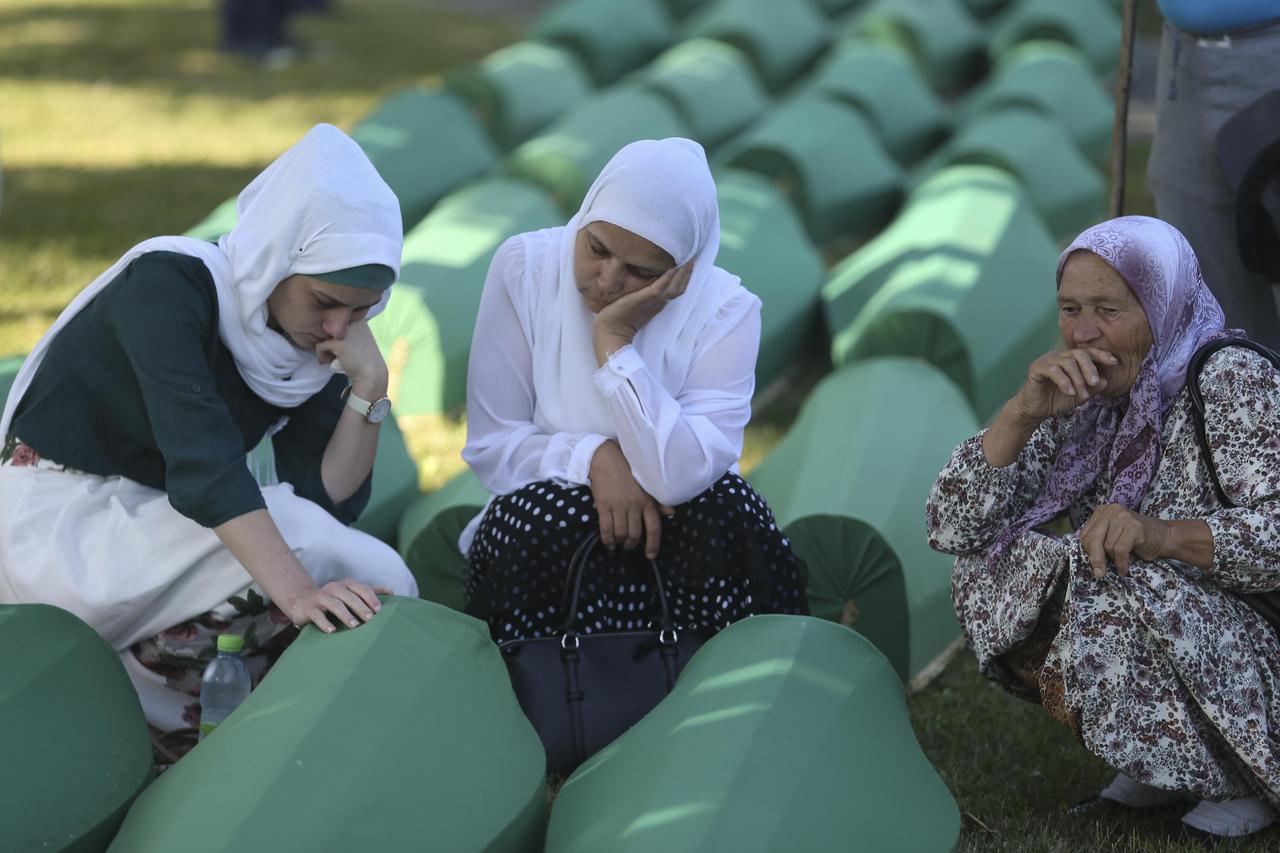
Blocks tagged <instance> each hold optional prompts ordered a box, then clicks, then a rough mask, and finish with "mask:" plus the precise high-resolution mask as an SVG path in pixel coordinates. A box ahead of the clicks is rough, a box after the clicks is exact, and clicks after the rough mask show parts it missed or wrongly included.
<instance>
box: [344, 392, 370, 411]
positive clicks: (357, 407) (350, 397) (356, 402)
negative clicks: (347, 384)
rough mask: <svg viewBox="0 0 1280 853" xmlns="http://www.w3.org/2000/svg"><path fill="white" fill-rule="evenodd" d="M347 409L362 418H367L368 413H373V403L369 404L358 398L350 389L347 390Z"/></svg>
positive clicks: (362, 398)
mask: <svg viewBox="0 0 1280 853" xmlns="http://www.w3.org/2000/svg"><path fill="white" fill-rule="evenodd" d="M347 407H348V408H350V409H351V410H352V411H354V412H356V413H358V414H359V415H360V417H362V418H367V417H369V413H370V412H372V411H373V403H370V402H369V401H368V400H366V399H365V398H364V397H361V396H358V395H357V394H356V392H355V391H352V390H351V389H350V388H348V389H347Z"/></svg>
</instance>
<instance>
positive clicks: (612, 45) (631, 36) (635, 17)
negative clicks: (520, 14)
mask: <svg viewBox="0 0 1280 853" xmlns="http://www.w3.org/2000/svg"><path fill="white" fill-rule="evenodd" d="M530 35H531V36H532V37H533V38H535V39H538V40H539V41H546V42H551V43H553V44H559V45H563V46H564V47H566V48H568V49H569V50H571V51H573V52H574V53H575V54H576V55H577V57H578V58H579V59H580V60H581V61H582V64H583V65H584V66H586V68H587V71H588V72H589V73H590V74H591V76H592V78H593V79H594V80H595V82H596V84H597V85H599V86H605V85H608V84H609V83H613V82H614V81H616V80H617V79H618V78H619V77H621V76H622V75H623V74H626V73H627V72H628V71H630V70H632V69H633V68H638V67H639V66H641V65H643V64H644V63H646V62H648V61H649V60H650V59H652V58H653V57H654V56H655V55H657V54H658V52H659V51H661V50H662V49H663V48H665V47H666V46H667V45H669V44H671V42H672V39H673V33H672V29H671V15H670V13H669V12H667V9H666V6H665V5H663V3H662V0H561V2H559V3H556V4H554V5H552V6H551V7H549V8H548V9H547V11H546V13H545V14H543V16H542V17H541V18H539V20H538V22H537V23H536V24H535V25H534V27H533V32H532V33H531V34H530Z"/></svg>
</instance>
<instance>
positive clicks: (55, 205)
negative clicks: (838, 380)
mask: <svg viewBox="0 0 1280 853" xmlns="http://www.w3.org/2000/svg"><path fill="white" fill-rule="evenodd" d="M216 5H217V4H216V2H215V0H61V2H48V0H43V2H37V0H0V162H3V164H4V170H5V176H4V198H3V205H2V206H0V356H3V355H7V354H12V353H22V352H26V351H27V350H29V349H30V347H31V346H32V345H33V344H34V343H35V341H36V339H37V338H38V337H39V336H40V334H42V333H43V331H44V330H45V329H46V328H47V327H48V325H49V323H50V322H52V319H53V317H54V316H55V315H56V314H57V312H58V311H59V310H61V308H62V307H63V306H64V305H65V304H66V302H67V301H68V300H69V299H70V297H71V296H72V294H74V293H75V292H76V291H77V290H78V289H80V288H81V287H82V286H84V285H85V284H86V283H87V282H88V281H90V280H91V279H92V278H93V277H94V276H95V275H97V274H98V273H99V272H100V271H101V270H103V269H104V268H105V267H106V266H107V265H108V264H110V263H111V262H112V261H113V260H115V258H116V257H118V256H119V254H120V253H121V252H123V251H124V250H125V249H126V248H128V247H129V246H130V245H132V244H133V243H135V242H137V241H139V240H141V239H144V238H146V237H149V236H154V235H157V234H166V233H181V232H182V231H185V230H186V229H187V228H189V227H190V226H191V225H193V224H195V223H196V222H197V221H199V220H200V219H202V218H203V217H204V216H205V215H206V214H207V213H208V212H209V211H211V210H212V209H213V208H214V207H215V206H216V205H217V204H218V203H219V202H221V201H223V200H224V199H226V198H228V197H230V196H231V195H233V194H234V193H236V192H238V191H239V190H240V188H241V187H242V186H243V185H244V184H245V183H246V182H247V181H248V180H249V179H250V178H252V177H253V175H254V174H256V172H257V171H258V170H259V169H260V168H261V167H262V166H263V165H265V164H266V163H267V162H269V161H270V160H271V159H272V158H273V157H274V156H275V155H277V154H278V153H279V152H280V151H282V150H284V149H285V148H286V147H288V146H289V145H290V144H292V143H293V142H294V141H295V140H296V139H298V138H299V137H300V136H301V135H302V134H303V132H305V130H306V129H307V128H308V127H309V126H310V125H311V124H313V123H315V122H317V121H328V122H332V123H335V124H337V125H339V126H342V127H348V128H349V127H351V125H352V124H353V123H354V122H355V121H356V120H357V119H359V118H360V117H361V116H362V115H363V114H364V113H365V112H366V111H368V110H369V109H370V108H371V107H372V106H374V105H375V104H376V103H377V102H378V101H379V100H381V99H382V98H383V97H384V96H385V95H386V94H387V93H388V92H390V91H391V90H393V89H396V88H399V87H401V86H404V85H408V84H412V83H415V82H421V81H425V80H428V79H430V78H431V77H432V76H433V75H435V74H437V73H439V72H440V71H442V70H444V69H447V68H450V67H452V66H456V65H459V64H462V63H465V62H468V61H470V60H473V59H475V58H478V57H480V56H482V55H484V54H486V53H488V52H489V51H491V50H493V49H495V48H497V47H499V46H501V45H503V44H506V43H509V42H511V41H513V40H515V39H516V38H518V37H519V35H520V32H519V29H518V28H517V27H516V26H515V25H513V24H511V23H509V22H506V21H504V20H501V19H496V18H491V17H490V18H483V17H475V16H468V15H464V14H458V13H451V12H443V11H439V10H434V9H432V8H430V7H429V6H428V4H427V3H425V2H421V0H346V2H345V3H342V2H340V3H338V4H336V5H335V14H334V15H333V16H332V17H328V18H320V19H314V20H306V21H304V22H302V24H303V25H302V26H300V27H298V29H297V33H298V34H299V35H300V36H301V37H302V38H303V39H304V40H306V41H307V42H309V43H310V44H312V45H316V46H318V47H319V48H321V49H322V51H321V52H322V54H323V58H318V59H314V60H304V61H301V62H299V63H298V64H297V65H295V66H293V67H291V68H288V69H285V70H282V71H274V72H271V71H265V70H262V69H260V68H258V67H256V66H254V65H252V64H249V63H247V62H243V61H239V60H235V59H231V58H227V57H224V56H222V55H220V54H218V53H217V52H216V51H215V50H214V49H213V47H214V45H215V44H216V40H217V27H216V21H215V19H214V13H213V10H214V9H215V7H216ZM1148 148H1149V145H1148V144H1147V142H1146V141H1145V140H1135V141H1134V143H1133V147H1132V148H1131V158H1130V162H1129V175H1130V180H1129V186H1128V193H1127V209H1128V210H1129V211H1130V212H1144V211H1145V212H1149V211H1150V210H1151V203H1150V198H1149V196H1148V195H1147V194H1146V188H1145V177H1144V169H1145V160H1146V151H1147V149H1148ZM825 369H826V367H825V364H824V360H823V358H822V357H821V356H818V355H814V356H811V357H810V358H809V359H808V360H807V361H806V363H805V365H803V367H802V369H801V370H799V371H797V373H796V375H794V376H792V377H789V379H788V382H787V383H785V384H784V386H783V390H782V391H781V392H779V393H778V394H776V395H774V396H773V398H772V400H771V402H770V403H769V404H768V405H766V406H764V407H763V408H762V409H761V410H760V411H758V412H757V413H756V418H755V419H754V421H753V423H752V426H751V427H750V428H749V430H748V435H747V441H746V447H745V449H744V454H743V465H744V468H747V469H749V468H750V467H752V466H753V465H754V464H755V463H756V462H758V461H759V460H760V459H761V458H763V457H764V455H765V454H766V453H767V452H768V451H769V450H770V449H771V448H772V447H773V445H774V444H776V443H777V441H778V440H779V439H780V438H781V436H782V435H783V434H784V433H785V431H786V429H787V427H788V426H789V425H790V423H791V421H792V420H793V419H794V417H795V414H796V412H797V410H798V407H799V405H800V402H801V401H802V400H803V398H804V396H805V394H807V392H808V390H809V389H810V388H811V387H812V386H813V384H814V383H815V382H816V381H817V380H818V379H819V378H820V377H821V375H822V373H823V371H824V370H825ZM410 426H411V428H410V429H408V430H406V439H407V441H408V443H409V445H410V447H411V449H412V450H413V453H414V456H415V458H417V459H418V460H419V462H420V465H421V466H422V475H423V476H422V481H423V483H424V485H427V486H435V485H439V484H440V483H441V482H443V481H444V480H445V479H447V478H448V476H450V475H451V474H452V473H454V472H456V471H457V470H459V469H460V467H461V461H460V460H459V459H458V456H457V451H458V448H459V447H460V446H461V441H462V436H463V422H462V421H461V420H459V419H442V420H439V421H438V422H424V423H422V424H418V425H410ZM910 706H911V714H912V722H913V724H914V726H915V730H916V732H917V735H918V736H919V738H920V742H921V745H922V746H923V748H924V750H925V752H926V753H927V754H928V756H929V758H930V759H931V760H932V761H933V762H934V764H935V765H936V766H937V768H938V770H939V772H940V773H941V774H942V777H943V778H944V780H945V781H946V783H947V785H948V786H949V787H950V788H951V790H952V791H953V792H954V793H955V795H956V798H957V800H958V802H959V804H960V807H961V810H962V812H963V813H964V814H965V815H966V830H965V832H964V835H963V838H962V841H961V849H962V850H966V851H1081V850H1119V851H1142V853H1157V851H1160V852H1161V853H1163V851H1180V850H1195V849H1199V848H1198V847H1197V846H1195V845H1192V844H1174V843H1168V842H1166V840H1165V838H1164V831H1165V828H1166V827H1167V826H1170V825H1172V824H1173V823H1174V821H1176V818H1177V816H1178V811H1177V810H1176V809H1163V810H1160V811H1157V812H1155V813H1152V814H1147V815H1141V816H1131V817H1123V818H1118V819H1110V820H1106V821H1103V822H1097V823H1094V822H1088V821H1084V822H1077V821H1071V820H1069V819H1067V818H1066V817H1065V816H1064V813H1063V809H1064V808H1065V806H1067V805H1069V804H1070V803H1072V802H1075V801H1076V800H1078V799H1081V798H1083V797H1085V796H1088V795H1090V794H1092V793H1094V792H1096V791H1097V790H1099V789H1100V788H1101V787H1102V786H1103V785H1104V784H1105V783H1106V781H1107V780H1108V779H1109V778H1110V776H1111V772H1110V771H1109V770H1108V769H1107V768H1106V766H1105V765H1103V763H1102V762H1101V761H1099V760H1097V759H1095V758H1093V757H1091V756H1090V755H1089V754H1088V753H1087V752H1086V751H1085V750H1084V749H1083V748H1082V747H1080V746H1079V745H1078V744H1076V743H1075V742H1074V741H1073V740H1072V739H1071V738H1070V736H1069V735H1068V733H1067V732H1066V731H1065V729H1062V728H1061V727H1060V726H1058V725H1056V724H1055V723H1053V722H1052V720H1050V718H1049V717H1048V715H1047V714H1046V713H1044V712H1043V711H1042V710H1041V709H1040V708H1038V707H1035V706H1032V705H1030V704H1027V703H1025V702H1021V701H1019V700H1017V699H1013V698H1011V697H1009V696H1007V695H1005V694H1004V693H1003V692H1002V691H1000V690H999V689H998V688H996V687H995V686H993V685H991V684H989V683H987V682H986V681H984V680H983V679H982V678H980V677H979V676H978V674H977V672H976V669H975V666H974V664H973V661H972V658H971V656H970V655H968V654H967V653H966V654H963V655H961V656H960V657H959V658H957V660H956V661H954V662H953V663H952V664H951V666H950V667H949V668H948V669H947V671H946V672H945V673H944V674H943V675H942V676H941V677H940V678H939V679H938V680H937V681H936V682H934V683H933V684H932V685H930V686H929V687H928V688H926V689H925V690H923V691H921V692H920V693H917V694H915V695H914V696H912V697H911V699H910ZM1267 844H1270V845H1272V846H1275V847H1277V848H1280V836H1278V835H1277V833H1268V834H1267V835H1266V836H1265V837H1264V839H1263V840H1261V841H1257V842H1254V843H1251V844H1237V845H1224V846H1222V847H1220V848H1218V849H1221V850H1228V851H1230V850H1261V849H1265V847H1266V845H1267Z"/></svg>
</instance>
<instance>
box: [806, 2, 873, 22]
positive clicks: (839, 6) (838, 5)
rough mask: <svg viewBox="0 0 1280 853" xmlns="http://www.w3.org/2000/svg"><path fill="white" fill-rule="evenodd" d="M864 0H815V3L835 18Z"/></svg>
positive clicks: (826, 13)
mask: <svg viewBox="0 0 1280 853" xmlns="http://www.w3.org/2000/svg"><path fill="white" fill-rule="evenodd" d="M862 2H863V0H813V4H814V5H815V6H817V7H818V8H819V9H821V10H822V12H823V14H825V15H827V16H828V17H831V18H834V17H836V16H837V15H843V14H844V13H845V12H848V11H849V10H850V9H852V8H853V7H854V6H859V5H861V4H862Z"/></svg>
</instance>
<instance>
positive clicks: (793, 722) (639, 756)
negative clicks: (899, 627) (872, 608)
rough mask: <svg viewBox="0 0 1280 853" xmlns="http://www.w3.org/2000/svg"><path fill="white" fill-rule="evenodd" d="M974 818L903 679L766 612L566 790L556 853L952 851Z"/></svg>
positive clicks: (796, 621) (710, 649)
mask: <svg viewBox="0 0 1280 853" xmlns="http://www.w3.org/2000/svg"><path fill="white" fill-rule="evenodd" d="M959 838H960V810H959V809H958V808H957V807H956V803H955V800H954V799H953V798H952V796H951V793H950V792H949V791H948V790H947V788H946V785H944V784H943V782H942V779H941V778H939V776H938V774H937V772H936V771H935V770H934V769H933V767H932V766H930V764H929V761H928V760H927V759H926V758H925V756H924V753H923V752H921V750H920V745H919V744H918V743H917V742H916V739H915V735H914V734H913V732H912V730H911V722H910V718H909V716H908V711H907V702H906V698H905V697H904V695H903V691H902V685H901V684H899V683H898V681H897V679H896V678H895V677H894V673H893V668H892V667H891V666H890V665H889V663H888V661H886V660H885V659H884V656H883V655H881V654H880V653H878V652H877V651H876V650H875V648H874V647H873V646H872V645H871V644H870V643H868V642H867V641H866V639H864V638H863V637H860V636H858V634H856V633H855V632H853V631H850V630H848V629H847V628H843V627H841V626H839V625H833V624H831V623H830V622H824V621H822V620H820V619H812V618H807V617H803V616H776V615H770V616H755V617H752V618H750V619H743V620H742V621H740V622H737V623H735V624H733V625H730V626H729V627H728V628H726V629H725V630H724V631H722V632H720V633H719V634H718V635H716V636H715V637H714V638H712V639H711V640H710V642H708V643H707V644H706V645H705V646H703V647H702V648H701V649H700V650H699V651H698V653H697V654H695V655H694V656H693V659H692V660H690V661H689V664H688V666H687V667H686V668H685V670H684V672H683V673H682V674H681V675H680V680H679V681H678V682H677V683H676V686H675V689H674V690H673V691H672V692H671V695H669V696H668V697H667V698H666V699H664V700H663V701H662V702H661V703H660V704H659V705H658V706H657V707H656V708H655V709H654V710H652V711H651V712H649V714H648V716H646V717H645V718H644V719H642V720H641V721H640V722H639V723H637V724H636V725H635V726H634V727H633V728H632V729H631V730H630V731H628V732H627V733H626V734H624V735H623V736H622V737H620V738H619V739H618V740H617V741H615V742H614V743H613V744H612V745H610V746H608V747H606V748H605V749H603V750H601V751H600V752H599V753H597V754H596V755H595V756H593V757H592V758H590V759H588V760H587V762H586V763H585V764H583V765H582V767H580V768H579V769H578V770H577V772H575V773H574V774H573V775H572V776H570V777H569V780H568V781H567V782H566V783H565V785H564V787H563V788H561V789H560V793H559V795H558V796H557V797H556V802H555V806H554V808H553V809H552V812H551V825H550V826H549V827H548V831H547V846H546V851H547V853H600V851H608V852H609V853H668V851H693V850H699V851H734V853H757V851H758V853H765V851H769V853H775V851H804V853H837V851H839V853H846V851H875V853H888V851H911V853H935V851H936V853H947V851H950V850H953V849H954V848H955V846H956V844H957V842H958V841H959Z"/></svg>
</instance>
